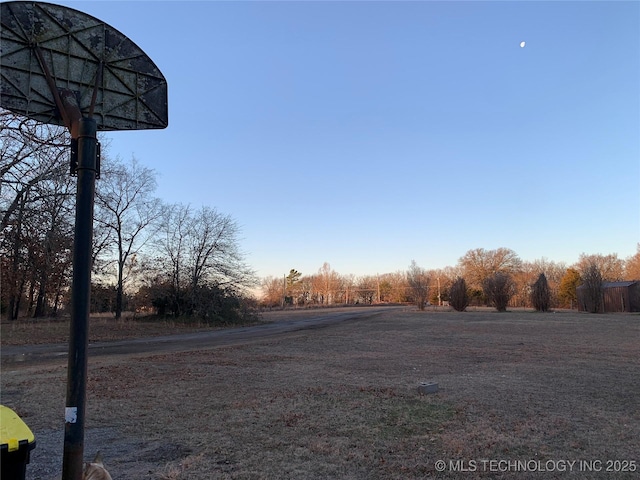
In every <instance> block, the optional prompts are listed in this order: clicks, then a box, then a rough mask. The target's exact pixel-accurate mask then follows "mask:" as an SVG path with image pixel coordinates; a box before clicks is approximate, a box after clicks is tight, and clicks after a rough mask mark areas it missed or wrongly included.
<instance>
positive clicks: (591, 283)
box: [582, 262, 603, 313]
mask: <svg viewBox="0 0 640 480" xmlns="http://www.w3.org/2000/svg"><path fill="white" fill-rule="evenodd" d="M582 281H583V282H584V283H583V285H584V287H585V296H584V302H585V305H584V306H585V310H587V311H588V312H590V313H600V311H601V310H602V295H603V289H602V272H601V271H600V268H598V265H596V264H595V263H593V262H590V263H589V265H587V267H586V268H585V269H584V272H583V273H582Z"/></svg>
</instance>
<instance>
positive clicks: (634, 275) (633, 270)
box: [624, 243, 640, 280]
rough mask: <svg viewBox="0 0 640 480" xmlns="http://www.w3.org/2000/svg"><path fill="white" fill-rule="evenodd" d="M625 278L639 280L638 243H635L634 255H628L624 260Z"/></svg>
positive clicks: (639, 253)
mask: <svg viewBox="0 0 640 480" xmlns="http://www.w3.org/2000/svg"><path fill="white" fill-rule="evenodd" d="M624 278H625V280H640V243H638V245H637V250H636V253H635V255H632V256H630V257H629V258H627V259H626V260H625V262H624Z"/></svg>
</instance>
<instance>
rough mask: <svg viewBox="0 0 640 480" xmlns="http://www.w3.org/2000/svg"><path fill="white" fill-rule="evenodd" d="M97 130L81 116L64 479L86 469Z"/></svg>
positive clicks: (71, 478) (74, 477)
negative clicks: (86, 415)
mask: <svg viewBox="0 0 640 480" xmlns="http://www.w3.org/2000/svg"><path fill="white" fill-rule="evenodd" d="M96 130H97V127H96V121H95V120H94V119H92V118H82V119H80V121H79V124H78V129H77V132H78V133H77V140H78V170H77V174H78V182H77V190H76V226H75V238H74V244H73V281H72V286H71V329H70V336H69V369H68V373H67V403H66V408H65V429H64V455H63V463H62V480H82V470H83V454H84V420H85V400H86V385H87V348H88V345H89V336H88V333H89V332H88V330H89V301H90V295H91V257H92V255H91V245H92V239H93V204H94V193H95V183H96V155H97V150H96V148H97V147H96V145H97V138H96Z"/></svg>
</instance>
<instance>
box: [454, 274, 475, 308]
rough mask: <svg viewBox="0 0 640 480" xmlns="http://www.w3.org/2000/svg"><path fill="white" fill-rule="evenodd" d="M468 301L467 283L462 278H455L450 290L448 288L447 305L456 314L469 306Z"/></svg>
mask: <svg viewBox="0 0 640 480" xmlns="http://www.w3.org/2000/svg"><path fill="white" fill-rule="evenodd" d="M469 301H470V298H469V291H468V290H467V282H465V280H464V278H462V277H458V278H456V279H455V281H454V282H453V284H452V285H451V288H449V305H451V306H452V307H453V308H454V310H456V311H458V312H464V311H465V309H466V308H467V307H468V306H469Z"/></svg>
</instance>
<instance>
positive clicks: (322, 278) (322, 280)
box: [316, 262, 340, 305]
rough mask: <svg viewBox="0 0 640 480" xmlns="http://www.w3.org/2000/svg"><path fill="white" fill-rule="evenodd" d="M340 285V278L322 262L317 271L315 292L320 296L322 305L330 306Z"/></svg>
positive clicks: (326, 263) (327, 264) (329, 266)
mask: <svg viewBox="0 0 640 480" xmlns="http://www.w3.org/2000/svg"><path fill="white" fill-rule="evenodd" d="M339 284H340V276H339V275H338V273H337V272H335V271H334V270H332V269H331V265H329V263H328V262H324V263H323V264H322V267H321V268H320V269H319V270H318V274H317V280H316V291H318V293H319V294H320V295H321V302H320V303H322V304H327V305H330V304H332V303H333V302H334V300H335V295H336V291H337V289H338V286H339Z"/></svg>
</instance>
